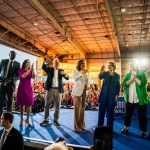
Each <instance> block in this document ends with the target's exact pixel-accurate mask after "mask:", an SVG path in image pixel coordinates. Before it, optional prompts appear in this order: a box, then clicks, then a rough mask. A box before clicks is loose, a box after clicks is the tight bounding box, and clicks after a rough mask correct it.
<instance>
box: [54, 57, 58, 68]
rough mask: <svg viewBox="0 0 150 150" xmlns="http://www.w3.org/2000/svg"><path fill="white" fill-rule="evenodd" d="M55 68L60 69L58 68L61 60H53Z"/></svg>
mask: <svg viewBox="0 0 150 150" xmlns="http://www.w3.org/2000/svg"><path fill="white" fill-rule="evenodd" d="M53 67H54V68H56V69H58V67H59V59H58V58H55V59H54V60H53Z"/></svg>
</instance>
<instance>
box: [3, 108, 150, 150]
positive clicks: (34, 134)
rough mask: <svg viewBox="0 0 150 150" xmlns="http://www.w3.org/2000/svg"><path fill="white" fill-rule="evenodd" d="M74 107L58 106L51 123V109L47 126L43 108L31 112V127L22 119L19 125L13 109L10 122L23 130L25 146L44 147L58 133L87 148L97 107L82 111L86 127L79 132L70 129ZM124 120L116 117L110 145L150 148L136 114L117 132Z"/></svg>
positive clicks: (123, 148)
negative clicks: (126, 130) (125, 131)
mask: <svg viewBox="0 0 150 150" xmlns="http://www.w3.org/2000/svg"><path fill="white" fill-rule="evenodd" d="M73 111H74V110H73V109H61V110H60V117H59V122H60V126H55V125H54V124H53V114H54V111H50V121H51V122H52V124H51V125H49V126H40V123H41V122H42V121H43V118H44V112H41V113H36V114H34V115H31V117H30V123H31V127H28V126H27V125H26V124H25V121H24V123H23V126H19V122H20V113H14V117H15V118H14V123H13V125H14V127H15V128H17V129H18V130H19V131H20V132H21V133H22V135H23V137H24V140H25V145H26V146H30V147H38V148H42V149H43V148H44V147H46V146H47V145H49V144H51V143H53V142H54V141H55V140H56V139H57V138H58V137H62V138H64V139H65V140H66V143H67V145H69V146H72V147H75V149H89V148H90V146H91V145H93V130H92V129H93V128H94V127H96V125H97V118H98V111H92V110H86V111H85V123H86V130H84V131H83V132H82V133H76V132H74V131H73V126H74V113H73ZM25 119H26V115H24V120H25ZM105 122H106V119H105ZM123 123H124V118H116V119H115V122H114V132H113V149H115V150H120V149H121V150H131V149H136V150H141V149H144V150H148V149H150V140H149V139H148V137H147V138H145V139H142V138H141V131H140V130H139V123H138V119H137V118H133V119H132V124H131V127H130V130H129V133H128V134H127V135H124V134H121V133H120V131H121V129H122V128H123ZM2 128H3V127H2V126H0V129H2ZM148 132H150V118H148ZM147 136H148V133H147ZM78 147H80V148H78Z"/></svg>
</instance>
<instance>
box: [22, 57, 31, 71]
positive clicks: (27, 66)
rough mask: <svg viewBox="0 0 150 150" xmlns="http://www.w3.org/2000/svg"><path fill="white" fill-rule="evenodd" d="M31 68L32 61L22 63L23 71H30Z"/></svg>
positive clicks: (27, 60)
mask: <svg viewBox="0 0 150 150" xmlns="http://www.w3.org/2000/svg"><path fill="white" fill-rule="evenodd" d="M29 68H30V60H29V59H26V60H24V61H23V63H22V69H29Z"/></svg>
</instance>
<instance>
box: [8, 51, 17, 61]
mask: <svg viewBox="0 0 150 150" xmlns="http://www.w3.org/2000/svg"><path fill="white" fill-rule="evenodd" d="M9 58H10V59H11V60H14V59H15V58H16V52H15V51H10V52H9Z"/></svg>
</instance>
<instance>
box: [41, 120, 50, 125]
mask: <svg viewBox="0 0 150 150" xmlns="http://www.w3.org/2000/svg"><path fill="white" fill-rule="evenodd" d="M48 124H49V121H48V120H44V121H43V122H41V123H40V125H48Z"/></svg>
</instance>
